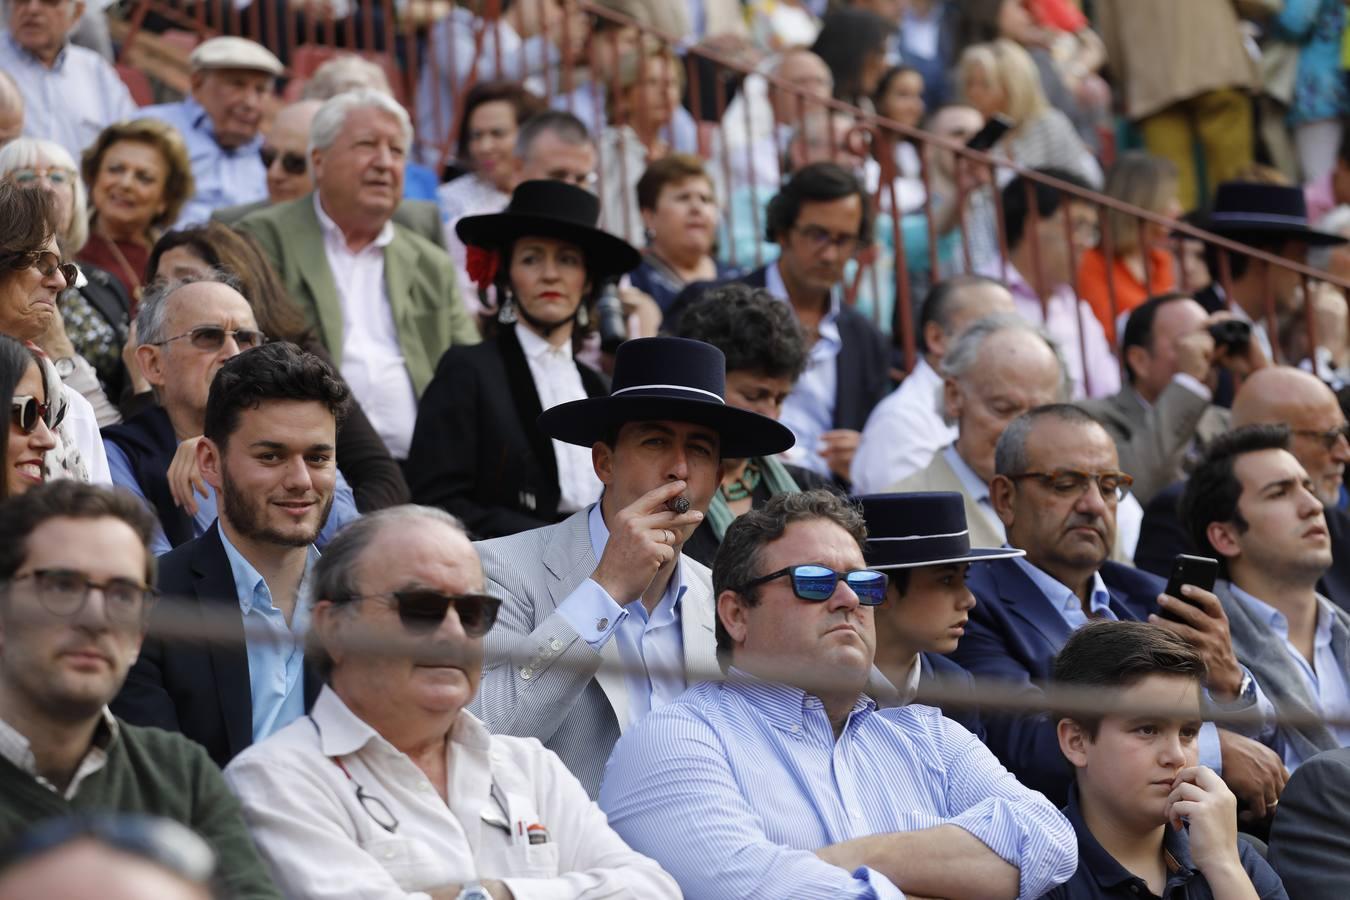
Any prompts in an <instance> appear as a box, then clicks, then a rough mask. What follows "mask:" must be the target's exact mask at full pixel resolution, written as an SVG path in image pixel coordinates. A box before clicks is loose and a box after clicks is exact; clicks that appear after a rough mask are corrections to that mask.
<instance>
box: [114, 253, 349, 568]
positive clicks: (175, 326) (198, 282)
mask: <svg viewBox="0 0 1350 900" xmlns="http://www.w3.org/2000/svg"><path fill="white" fill-rule="evenodd" d="M136 335H137V338H138V340H139V341H140V346H138V347H137V348H136V359H137V363H138V364H139V365H140V366H141V370H142V371H143V372H144V373H145V377H146V379H147V380H148V381H149V382H150V384H151V386H152V387H153V389H154V391H155V399H156V400H157V401H158V402H157V404H156V405H153V406H151V407H150V408H149V409H147V410H145V411H144V412H142V413H140V414H138V415H135V416H132V417H131V418H130V419H128V420H126V421H125V422H123V423H121V424H119V425H112V426H109V427H108V428H105V429H104V430H103V445H104V447H105V449H106V450H107V452H108V468H109V471H110V472H111V473H112V481H113V484H114V485H116V486H118V487H121V488H125V489H126V490H128V491H131V492H132V493H133V494H135V495H137V496H138V497H141V498H142V499H143V500H144V501H145V503H146V505H147V506H149V507H150V508H151V511H152V512H154V513H155V514H156V515H157V517H158V519H159V528H158V529H157V530H156V531H155V535H154V537H153V539H152V541H151V545H150V549H151V551H152V552H154V553H155V554H156V555H160V554H164V553H167V552H169V551H170V550H172V549H173V548H174V547H177V546H178V545H179V544H182V543H185V542H187V541H189V540H192V539H193V538H198V537H201V536H202V535H203V534H205V533H206V531H207V530H208V529H209V528H210V527H211V523H212V522H214V521H215V520H216V505H217V503H216V500H217V497H216V491H215V489H214V488H212V487H211V486H210V485H209V484H208V485H206V489H205V493H204V494H202V495H200V496H199V495H197V494H195V493H193V494H192V496H190V497H189V498H187V499H186V500H184V499H183V498H177V497H175V496H174V493H173V489H172V488H171V487H170V485H169V478H168V472H169V467H170V465H171V464H172V463H173V462H174V460H175V459H176V458H177V456H178V454H179V452H180V450H179V448H180V445H181V444H185V443H187V442H196V441H197V440H198V439H199V436H200V435H201V434H202V428H203V427H204V423H205V418H206V403H207V397H208V395H209V393H210V389H211V381H212V379H213V378H214V377H215V375H216V373H217V372H218V371H219V370H220V368H221V366H222V365H224V364H225V362H226V360H228V359H230V358H231V357H233V356H234V355H236V354H237V353H239V352H240V351H241V350H247V349H249V348H251V347H255V346H258V345H259V344H261V343H262V342H263V341H264V340H265V339H266V336H265V335H263V334H262V332H260V331H259V330H258V325H257V322H256V321H255V320H254V318H253V309H252V307H250V306H249V304H248V301H247V300H245V299H244V298H243V296H242V295H241V294H240V293H239V292H238V290H236V289H235V286H234V284H233V283H232V282H231V281H230V280H229V278H228V277H227V276H224V275H221V274H219V273H217V274H216V275H213V276H208V277H194V278H185V279H182V280H180V281H174V282H168V283H165V284H162V285H160V286H158V287H156V288H154V289H152V290H149V291H146V293H145V296H144V297H143V298H142V299H141V307H140V310H139V311H138V312H137V314H136ZM183 452H184V453H186V452H188V451H187V450H184V451H183ZM194 452H195V451H194ZM180 501H181V505H180ZM356 516H357V512H356V502H355V499H354V498H353V496H352V491H351V487H350V486H349V485H348V484H347V482H346V480H345V479H343V478H342V475H341V473H339V474H338V476H337V486H336V488H335V497H334V502H333V512H332V515H330V516H329V518H328V524H327V525H326V526H325V527H324V530H323V531H322V532H320V534H319V538H318V541H317V543H318V545H319V546H320V547H323V545H324V544H326V543H327V542H328V539H329V538H330V537H332V535H333V533H334V532H336V530H337V529H338V528H340V527H341V526H342V525H343V524H345V523H346V522H348V521H350V520H351V519H354V518H356Z"/></svg>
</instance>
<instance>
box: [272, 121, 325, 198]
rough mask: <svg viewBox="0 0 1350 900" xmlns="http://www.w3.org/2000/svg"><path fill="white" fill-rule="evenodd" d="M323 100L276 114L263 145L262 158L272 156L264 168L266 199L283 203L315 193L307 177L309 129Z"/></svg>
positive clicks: (312, 180) (309, 177)
mask: <svg viewBox="0 0 1350 900" xmlns="http://www.w3.org/2000/svg"><path fill="white" fill-rule="evenodd" d="M320 106H323V101H322V100H301V101H299V102H298V103H292V104H290V105H289V106H283V107H282V108H281V109H280V110H278V112H277V115H276V118H275V119H273V120H272V128H271V130H270V131H268V132H267V138H266V139H265V140H264V141H263V155H264V156H269V155H271V154H272V153H275V154H276V155H275V157H273V158H272V161H271V163H270V164H269V165H268V166H267V199H268V202H270V203H285V202H286V201H287V200H294V199H296V198H297V197H303V196H304V195H305V194H308V193H309V192H310V191H312V190H313V189H314V179H313V178H312V177H311V176H310V173H309V162H308V147H309V128H310V126H311V125H312V124H313V123H314V114H315V113H317V112H318V111H319V107H320Z"/></svg>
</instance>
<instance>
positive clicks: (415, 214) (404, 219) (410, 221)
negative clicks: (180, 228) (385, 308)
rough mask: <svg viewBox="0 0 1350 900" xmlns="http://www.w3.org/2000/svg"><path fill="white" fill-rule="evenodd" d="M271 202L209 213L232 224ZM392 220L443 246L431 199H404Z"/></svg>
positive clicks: (437, 212) (437, 214)
mask: <svg viewBox="0 0 1350 900" xmlns="http://www.w3.org/2000/svg"><path fill="white" fill-rule="evenodd" d="M271 205H272V204H271V203H269V202H268V201H266V200H259V201H257V202H256V203H242V204H240V205H239V206H226V207H222V208H221V209H218V210H215V211H214V212H212V213H211V218H212V219H215V220H216V221H217V222H220V223H221V224H222V225H234V224H236V223H238V222H240V221H242V220H243V219H244V217H245V216H247V215H250V214H251V213H255V212H258V211H259V210H263V209H267V208H268V207H269V206H271ZM394 221H395V222H397V223H398V224H400V225H402V226H403V227H404V228H407V229H409V230H410V231H415V232H417V233H418V234H420V235H421V236H422V237H424V238H426V239H427V240H429V241H431V242H432V243H433V244H435V245H436V246H437V247H444V246H445V226H444V224H442V222H441V211H440V209H439V208H437V206H436V204H435V202H433V201H431V200H404V201H403V202H402V203H400V204H399V205H398V209H396V210H394Z"/></svg>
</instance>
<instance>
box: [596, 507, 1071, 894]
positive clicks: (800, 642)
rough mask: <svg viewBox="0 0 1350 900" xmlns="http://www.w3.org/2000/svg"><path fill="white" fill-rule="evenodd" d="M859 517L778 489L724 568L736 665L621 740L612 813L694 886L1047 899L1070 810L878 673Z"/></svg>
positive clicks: (611, 782)
mask: <svg viewBox="0 0 1350 900" xmlns="http://www.w3.org/2000/svg"><path fill="white" fill-rule="evenodd" d="M866 540H867V529H866V526H865V525H864V523H863V518H862V515H861V513H860V512H859V511H858V509H857V508H855V507H854V506H852V505H850V504H849V503H848V502H847V501H845V500H843V499H841V498H838V497H836V496H834V495H833V494H830V493H828V492H824V491H808V492H804V493H796V494H781V495H778V496H776V497H774V498H773V499H772V500H771V501H770V502H769V503H768V504H767V505H766V506H765V507H764V508H763V509H760V510H754V511H751V512H749V513H746V514H745V515H743V516H742V517H741V518H739V519H738V520H736V522H734V523H733V524H732V525H731V526H730V527H729V528H728V529H727V532H726V536H725V537H724V538H723V541H722V545H721V547H720V548H719V550H718V553H717V558H716V560H715V561H714V563H713V589H714V592H715V594H716V596H717V619H718V621H717V645H718V654H719V660H720V662H721V664H722V667H723V669H724V671H725V673H726V676H727V677H726V680H724V681H716V682H705V683H703V684H700V685H697V686H695V687H692V688H690V689H689V690H687V691H686V692H685V693H684V694H683V695H681V696H680V697H679V698H678V699H676V700H675V701H673V702H671V703H668V704H666V705H665V706H663V707H661V708H660V709H657V710H654V711H653V712H651V713H649V714H648V715H647V716H646V718H644V719H643V720H642V721H641V722H638V723H637V725H636V726H635V727H634V728H632V729H631V730H629V731H628V732H627V733H626V734H625V735H624V737H623V738H621V739H620V740H619V743H618V744H617V745H616V747H615V749H614V753H613V755H612V756H611V757H610V760H609V765H608V767H607V769H606V772H605V779H604V783H603V785H602V786H601V789H600V806H601V808H602V809H604V811H605V813H606V815H607V816H608V817H609V823H610V825H611V826H612V827H613V828H614V830H615V831H617V832H618V833H619V834H620V835H621V836H622V837H623V838H624V840H625V841H627V842H628V844H629V845H630V846H631V847H632V848H633V849H635V850H637V851H638V852H640V853H643V854H645V855H647V856H651V857H652V858H654V859H656V861H657V862H659V863H660V864H661V866H662V868H664V869H665V870H666V871H667V872H669V873H670V874H672V875H673V876H675V880H676V881H678V882H679V884H680V888H681V889H682V890H683V891H684V894H685V896H686V897H691V898H702V897H718V898H728V897H733V898H734V897H750V896H770V897H805V896H811V897H832V898H833V897H850V898H899V897H905V896H909V897H919V896H924V897H946V898H949V900H959V898H967V897H970V898H974V897H1006V898H1012V897H1015V896H1020V897H1039V896H1040V895H1041V894H1043V893H1044V892H1045V891H1046V890H1048V889H1049V888H1051V887H1053V886H1054V885H1055V884H1058V883H1060V882H1063V881H1064V880H1065V879H1067V878H1068V877H1069V876H1070V875H1072V874H1073V871H1074V869H1075V867H1076V865H1077V849H1076V842H1075V840H1074V836H1073V831H1072V829H1071V828H1070V827H1069V824H1068V822H1067V821H1066V820H1065V819H1064V818H1063V816H1061V815H1060V814H1059V812H1058V811H1057V810H1056V809H1055V808H1054V807H1053V806H1052V805H1051V804H1050V803H1049V802H1048V801H1047V800H1046V799H1045V798H1044V797H1043V796H1041V795H1040V794H1038V793H1036V792H1034V791H1031V790H1028V789H1027V788H1025V787H1023V786H1022V785H1020V784H1018V782H1017V780H1016V779H1015V778H1013V776H1012V775H1010V774H1009V773H1008V772H1007V771H1006V770H1005V769H1004V768H1003V767H1002V766H1001V765H1000V764H999V763H998V761H997V760H996V759H995V758H994V756H993V754H991V753H990V752H989V751H988V750H987V749H986V748H985V747H984V745H983V744H981V743H980V741H979V740H978V739H977V738H976V737H975V736H974V735H972V734H971V733H970V732H969V731H967V730H965V729H964V728H962V727H960V726H959V725H957V724H956V723H954V722H952V721H951V720H950V719H945V718H943V716H942V714H941V712H940V711H938V710H936V709H932V708H930V707H924V706H915V705H909V706H902V707H895V708H890V709H878V707H877V704H876V702H875V701H874V700H873V699H872V698H871V697H870V696H868V694H867V693H866V688H867V686H868V683H869V679H871V678H872V676H873V658H874V656H875V652H876V629H875V623H874V621H873V615H874V609H875V607H876V606H877V605H879V604H881V603H882V602H883V601H884V600H885V599H886V587H887V577H886V575H885V573H883V572H879V571H876V570H871V569H868V568H866V562H865V557H864V555H863V552H864V546H865V543H866Z"/></svg>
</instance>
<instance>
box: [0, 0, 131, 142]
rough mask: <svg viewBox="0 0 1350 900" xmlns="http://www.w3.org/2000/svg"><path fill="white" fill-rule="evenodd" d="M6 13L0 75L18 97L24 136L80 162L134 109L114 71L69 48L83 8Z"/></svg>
mask: <svg viewBox="0 0 1350 900" xmlns="http://www.w3.org/2000/svg"><path fill="white" fill-rule="evenodd" d="M6 9H7V11H8V26H9V27H8V28H7V29H6V31H5V33H4V34H0V69H3V70H4V71H5V72H8V73H9V74H10V75H11V76H12V77H13V78H14V82H15V84H17V85H18V88H19V92H20V93H21V94H22V95H23V100H24V106H25V107H26V118H25V120H24V128H23V133H24V134H25V135H26V136H28V137H34V138H43V139H45V140H49V141H56V142H57V143H58V144H60V145H61V146H62V147H65V148H66V149H67V150H69V151H70V155H71V156H73V157H74V158H75V159H79V158H80V154H81V153H83V152H84V148H85V147H88V146H89V145H90V144H92V143H93V142H94V138H96V137H98V133H99V132H100V131H102V130H103V129H104V128H105V127H106V126H108V125H111V124H112V123H113V122H119V121H122V120H123V119H132V118H135V116H136V112H137V110H136V104H135V102H134V101H132V99H131V92H130V91H128V90H127V86H126V85H125V84H123V83H122V79H120V78H119V77H118V76H117V70H116V69H114V68H113V67H112V66H111V65H109V64H108V61H107V60H105V59H104V58H103V57H101V56H99V55H98V54H97V53H95V52H94V51H93V50H89V49H86V48H84V47H77V46H75V45H74V44H72V43H70V32H71V29H73V28H74V27H75V24H76V23H77V22H78V21H79V19H80V16H81V15H83V14H84V4H83V3H81V2H78V0H9V2H8V3H7V4H6Z"/></svg>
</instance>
